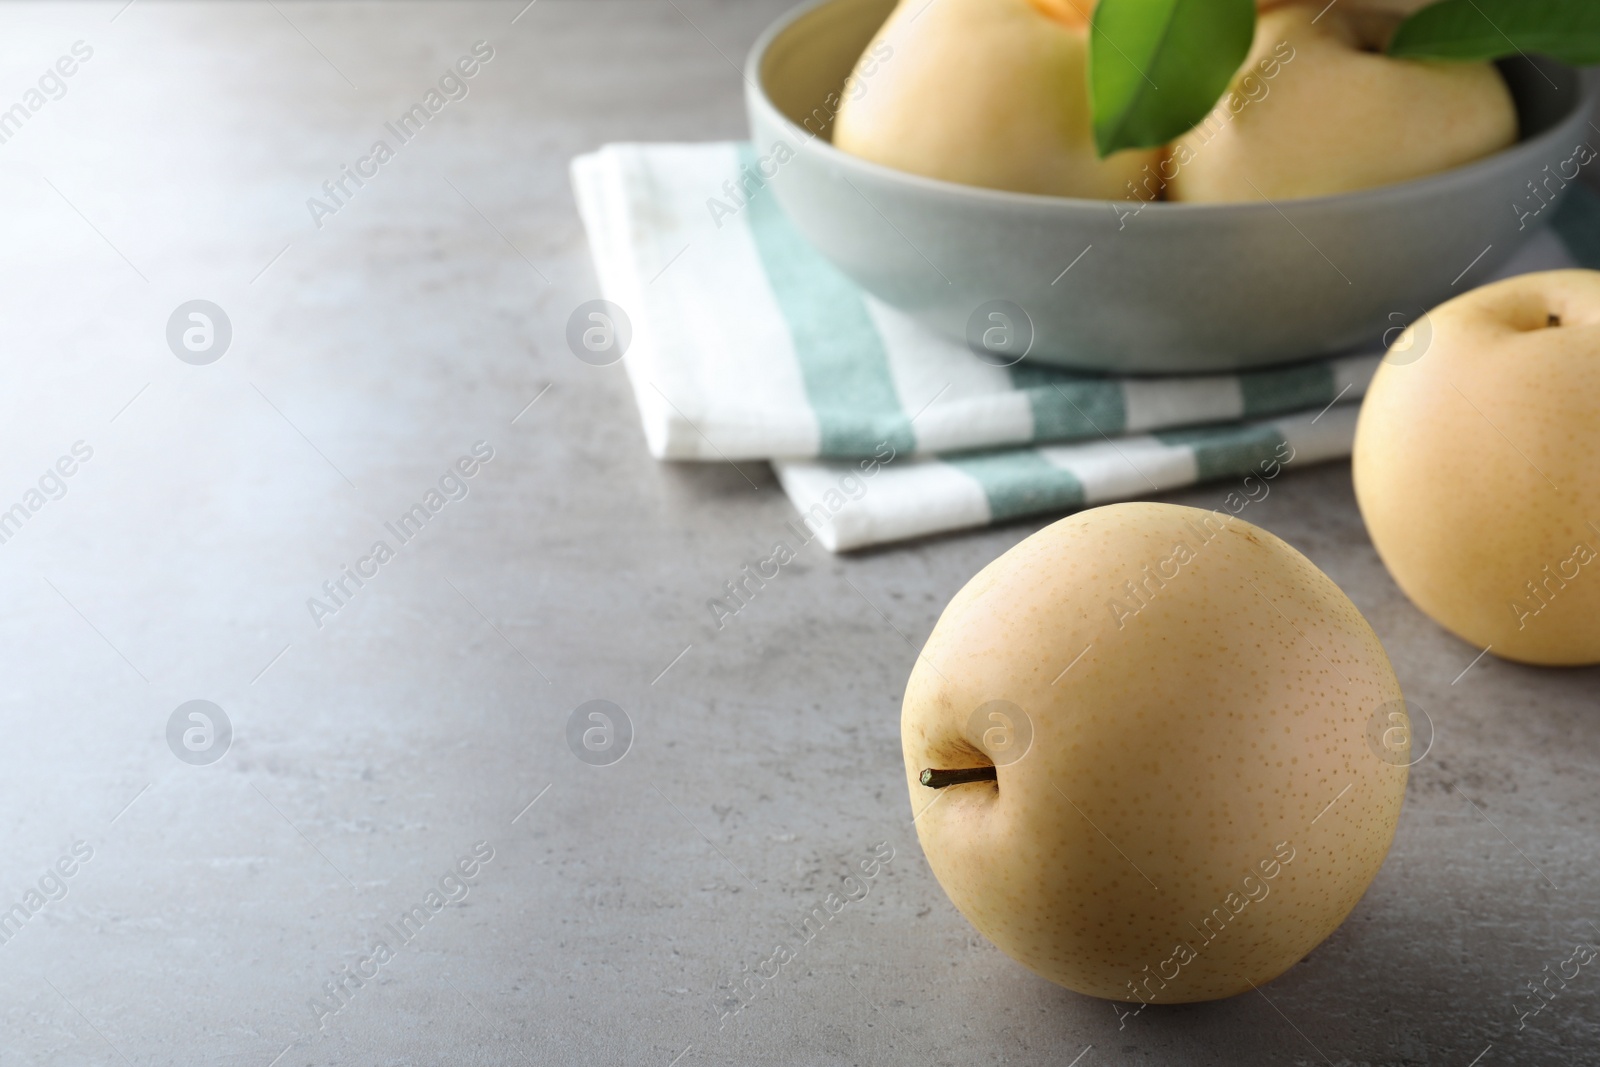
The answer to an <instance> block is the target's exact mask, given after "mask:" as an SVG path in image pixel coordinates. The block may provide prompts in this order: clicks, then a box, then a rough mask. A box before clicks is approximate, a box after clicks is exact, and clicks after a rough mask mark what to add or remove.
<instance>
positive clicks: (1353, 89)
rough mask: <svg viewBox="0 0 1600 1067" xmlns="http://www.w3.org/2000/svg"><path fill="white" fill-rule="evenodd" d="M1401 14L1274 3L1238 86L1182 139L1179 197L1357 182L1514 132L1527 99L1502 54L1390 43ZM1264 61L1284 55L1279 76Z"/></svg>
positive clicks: (1311, 192)
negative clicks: (1403, 48)
mask: <svg viewBox="0 0 1600 1067" xmlns="http://www.w3.org/2000/svg"><path fill="white" fill-rule="evenodd" d="M1319 12H1320V13H1321V14H1320V17H1319ZM1397 25H1398V19H1397V18H1395V17H1392V16H1389V15H1385V14H1382V13H1372V12H1362V11H1359V10H1346V9H1345V8H1344V6H1343V5H1328V6H1326V7H1325V6H1324V5H1323V4H1322V3H1314V4H1306V3H1290V4H1284V5H1281V6H1277V7H1273V8H1271V9H1270V10H1267V11H1264V12H1262V13H1261V15H1260V17H1259V19H1258V20H1257V23H1256V34H1255V41H1254V43H1253V44H1252V46H1251V49H1250V55H1249V58H1248V59H1246V61H1245V62H1244V64H1243V65H1242V66H1241V67H1240V74H1239V75H1238V76H1237V77H1236V78H1235V80H1234V83H1233V85H1232V86H1231V87H1230V92H1229V93H1228V94H1227V95H1225V96H1224V97H1223V99H1222V102H1221V103H1220V104H1219V105H1218V106H1217V108H1216V109H1214V110H1213V111H1212V113H1211V115H1210V116H1208V118H1207V119H1206V120H1205V122H1203V123H1201V124H1200V125H1199V126H1197V127H1195V129H1194V130H1191V131H1190V132H1189V133H1187V134H1185V135H1183V136H1182V137H1179V138H1178V139H1177V140H1175V141H1174V142H1173V144H1172V146H1171V155H1170V158H1169V159H1168V161H1167V162H1166V163H1165V164H1164V172H1163V173H1164V174H1172V172H1173V171H1175V172H1176V174H1175V176H1173V177H1172V178H1171V181H1170V184H1169V185H1168V187H1167V196H1168V198H1169V199H1172V200H1187V201H1201V202H1216V201H1257V202H1259V201H1260V200H1261V199H1262V198H1263V197H1265V198H1266V199H1269V200H1279V199H1292V198H1296V197H1311V196H1327V195H1331V194H1335V193H1345V192H1353V191H1355V190H1358V189H1368V188H1372V187H1375V186H1380V185H1388V184H1391V183H1394V182H1402V181H1407V180H1409V179H1412V178H1420V177H1423V176H1425V175H1428V174H1434V173H1437V172H1439V171H1443V170H1448V169H1450V168H1451V167H1456V166H1460V165H1462V164H1464V163H1470V162H1472V161H1473V160H1476V159H1479V158H1481V157H1483V156H1487V155H1489V154H1491V153H1493V152H1496V151H1499V150H1500V149H1502V148H1505V147H1506V146H1508V145H1510V144H1512V143H1513V142H1514V141H1515V140H1516V138H1517V117H1516V110H1515V108H1514V106H1513V104H1512V99H1511V93H1510V91H1509V90H1508V89H1507V88H1506V85H1505V81H1504V79H1502V78H1501V77H1500V74H1499V72H1498V71H1497V70H1496V69H1495V68H1494V66H1493V65H1492V64H1490V63H1467V62H1448V63H1447V62H1438V61H1428V60H1415V59H1394V58H1391V57H1389V56H1386V55H1382V54H1381V53H1380V51H1379V50H1380V49H1381V48H1382V46H1383V45H1384V44H1385V43H1386V42H1387V40H1388V38H1389V36H1390V35H1391V34H1392V33H1393V31H1394V29H1395V27H1396V26H1397ZM1263 62H1267V63H1271V62H1276V63H1277V64H1278V66H1279V69H1278V70H1277V71H1276V73H1275V76H1273V77H1271V78H1270V79H1267V78H1263V77H1262V76H1261V68H1260V64H1262V63H1263Z"/></svg>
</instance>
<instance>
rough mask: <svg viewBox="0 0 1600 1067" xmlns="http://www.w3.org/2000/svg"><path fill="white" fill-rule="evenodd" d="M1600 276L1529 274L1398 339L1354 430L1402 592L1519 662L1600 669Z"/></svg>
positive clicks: (1361, 480)
mask: <svg viewBox="0 0 1600 1067" xmlns="http://www.w3.org/2000/svg"><path fill="white" fill-rule="evenodd" d="M1596 457H1600V272H1595V271H1586V270H1561V271H1550V272H1548V273H1544V274H1524V275H1520V276H1518V277H1515V278H1511V279H1508V280H1506V281H1503V282H1496V283H1495V284H1493V285H1486V286H1484V287H1483V288H1481V289H1474V290H1472V291H1471V292H1469V293H1465V294H1463V295H1461V296H1458V297H1456V298H1455V299H1453V300H1451V301H1449V302H1448V303H1445V304H1442V305H1440V306H1439V307H1437V308H1434V309H1433V310H1432V311H1430V312H1429V313H1428V314H1427V316H1426V317H1425V318H1424V319H1422V320H1421V321H1420V322H1418V323H1416V324H1415V325H1413V326H1412V327H1411V329H1410V330H1408V331H1407V332H1406V333H1404V334H1402V335H1401V336H1400V337H1399V338H1398V339H1397V340H1396V341H1395V345H1394V348H1393V349H1391V350H1390V355H1389V356H1388V358H1387V359H1386V360H1385V361H1384V364H1383V365H1382V366H1380V367H1379V368H1378V374H1377V376H1376V377H1375V378H1374V380H1373V382H1372V387H1371V388H1370V389H1369V390H1368V392H1367V397H1366V400H1365V401H1364V403H1363V404H1362V407H1361V418H1360V421H1359V422H1358V423H1357V426H1356V441H1355V456H1354V471H1355V487H1356V501H1357V502H1358V503H1359V504H1360V507H1361V515H1362V517H1363V518H1364V519H1365V520H1366V523H1367V532H1368V533H1369V534H1370V535H1371V536H1372V543H1373V544H1374V545H1375V546H1376V547H1377V550H1378V555H1379V556H1380V557H1382V559H1383V562H1384V564H1385V565H1386V566H1387V567H1388V568H1389V573H1390V574H1391V575H1393V576H1394V580H1395V582H1396V583H1397V584H1398V585H1399V586H1400V588H1401V589H1402V590H1404V591H1405V594H1406V595H1407V596H1408V597H1410V598H1411V600H1412V601H1413V602H1414V603H1415V604H1416V605H1417V607H1419V608H1421V609H1422V611H1423V612H1425V613H1426V614H1427V615H1429V616H1430V617H1432V618H1433V619H1434V621H1436V622H1438V623H1439V624H1440V625H1441V626H1443V627H1444V628H1445V629H1447V630H1449V631H1451V632H1452V633H1454V634H1456V635H1457V636H1459V637H1461V638H1462V639H1463V640H1466V641H1469V642H1471V643H1472V644H1474V645H1476V646H1478V647H1479V648H1483V647H1488V648H1489V649H1490V650H1491V652H1492V653H1493V654H1494V655H1497V656H1504V657H1505V658H1507V659H1513V660H1519V661H1521V662H1524V663H1541V664H1552V665H1554V664H1561V665H1576V664H1588V663H1600V460H1597V458H1596Z"/></svg>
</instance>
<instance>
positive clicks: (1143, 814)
mask: <svg viewBox="0 0 1600 1067" xmlns="http://www.w3.org/2000/svg"><path fill="white" fill-rule="evenodd" d="M997 716H998V717H997ZM1374 722H1377V723H1378V724H1379V725H1380V729H1378V730H1376V731H1374V730H1373V728H1372V724H1373V723H1374ZM1397 722H1404V718H1403V704H1402V703H1401V693H1400V686H1399V684H1398V682H1397V681H1396V680H1395V676H1394V672H1393V670H1392V669H1391V667H1390V665H1389V660H1388V658H1387V657H1386V656H1385V655H1384V651H1383V648H1382V646H1381V645H1380V644H1379V643H1378V639H1377V637H1376V636H1375V635H1374V634H1373V632H1372V629H1371V627H1369V626H1368V625H1367V623H1366V620H1365V619H1363V618H1362V617H1361V614H1360V612H1359V611H1357V610H1356V608H1355V606H1354V605H1353V604H1351V603H1350V601H1349V600H1348V599H1347V598H1346V597H1345V595H1344V594H1343V593H1342V592H1340V590H1339V588H1338V587H1337V586H1336V585H1334V583H1333V582H1332V581H1331V580H1329V578H1328V577H1327V576H1326V575H1324V574H1323V573H1322V572H1321V571H1319V570H1318V569H1317V568H1316V567H1315V566H1314V565H1313V564H1312V563H1311V562H1310V561H1309V560H1307V559H1306V558H1305V557H1304V556H1302V555H1301V554H1300V553H1299V552H1296V551H1295V550H1294V549H1293V548H1291V547H1289V546H1288V545H1287V544H1285V543H1284V542H1283V541H1281V540H1279V539H1278V538H1276V537H1274V536H1273V535H1271V534H1269V533H1267V532H1265V531H1264V530H1261V529H1258V528H1256V527H1254V526H1252V525H1250V524H1249V523H1246V522H1243V521H1242V520H1239V519H1236V518H1232V517H1231V516H1228V515H1226V514H1223V513H1216V512H1208V511H1200V510H1196V509H1193V508H1185V507H1178V506H1175V505H1170V504H1151V503H1134V504H1118V505H1114V506H1110V507H1102V508H1096V509H1094V510H1092V511H1086V512H1082V513H1080V514H1077V515H1074V516H1072V517H1070V518H1067V519H1063V520H1062V521H1060V522H1057V523H1055V524H1054V525H1051V526H1049V527H1046V528H1045V529H1044V530H1042V531H1040V532H1039V533H1036V534H1034V535H1033V536H1032V537H1029V538H1028V539H1027V540H1025V541H1023V542H1022V543H1021V544H1019V545H1017V546H1016V547H1015V548H1013V549H1011V550H1010V551H1009V552H1007V553H1006V554H1005V555H1003V556H1001V557H1000V558H999V559H997V560H995V561H994V562H993V563H991V564H989V566H987V567H985V568H984V569H983V570H982V571H981V572H979V573H978V575H977V576H976V577H974V578H973V579H972V580H971V581H970V582H968V583H967V585H966V586H965V587H964V588H963V589H962V590H961V591H960V592H959V593H957V594H956V596H955V598H954V599H953V600H952V601H951V602H950V604H949V606H948V607H946V608H945V611H944V613H943V615H942V616H941V617H940V619H939V622H938V624H937V625H936V626H935V627H934V630H933V633H932V635H931V636H930V637H929V638H928V642H927V645H926V647H925V648H924V649H923V652H922V655H921V656H920V657H919V658H918V661H917V664H916V666H915V668H914V669H913V671H912V674H911V678H910V680H909V682H908V684H907V688H906V694H905V702H904V707H903V710H902V713H901V743H902V747H903V749H904V753H905V769H906V781H907V786H908V788H909V789H910V792H911V806H912V811H913V813H914V816H915V825H916V828H917V835H918V837H919V839H920V840H921V843H922V848H923V852H924V853H925V854H926V856H927V859H928V863H929V865H930V866H931V867H932V869H933V873H934V875H935V876H936V877H937V878H938V880H939V883H940V885H942V886H943V887H944V890H945V892H946V893H947V894H948V895H949V897H950V899H951V901H952V902H953V903H954V904H955V906H956V907H957V908H958V909H959V910H960V911H961V913H962V914H963V915H965V916H966V917H967V919H968V920H969V921H970V922H971V923H972V924H973V926H975V927H977V928H978V930H979V931H981V932H982V933H983V934H984V935H985V936H986V937H988V938H989V939H990V940H991V941H993V942H994V943H995V944H996V945H998V946H999V947H1000V948H1001V949H1003V950H1004V951H1005V952H1006V953H1007V954H1009V955H1010V956H1011V957H1012V958H1013V959H1015V960H1017V961H1018V962H1019V963H1021V964H1023V965H1024V966H1025V967H1027V968H1029V969H1030V970H1032V971H1034V972H1035V973H1036V974H1039V975H1041V976H1043V977H1045V978H1048V979H1049V980H1050V981H1052V982H1057V983H1059V984H1061V985H1064V986H1066V987H1068V988H1070V989H1075V990H1077V991H1079V992H1081V993H1088V994H1091V995H1093V996H1098V997H1106V998H1110V999H1114V1000H1123V1001H1129V1002H1133V1001H1142V1002H1153V1003H1175V1002H1183V1001H1196V1000H1209V999H1214V998H1218V997H1226V996H1230V995H1233V994H1236V993H1240V992H1247V991H1248V990H1249V989H1250V987H1251V983H1254V984H1256V985H1260V984H1262V983H1264V982H1267V981H1269V980H1270V979H1272V978H1274V977H1276V976H1278V975H1279V974H1282V973H1283V972H1284V971H1285V970H1287V969H1288V968H1289V967H1291V966H1292V965H1293V964H1294V963H1295V962H1296V961H1297V960H1299V959H1301V958H1302V957H1303V956H1305V954H1306V953H1308V952H1310V951H1311V949H1313V948H1314V947H1315V946H1316V945H1317V944H1318V943H1319V942H1321V941H1322V940H1323V939H1324V938H1326V937H1327V936H1328V935H1329V934H1330V933H1332V932H1333V930H1334V929H1335V928H1336V927H1337V926H1338V925H1339V924H1340V922H1342V921H1343V920H1344V918H1345V916H1346V915H1348V914H1349V913H1350V910H1351V909H1352V908H1353V907H1354V906H1355V904H1356V902H1357V901H1358V900H1360V899H1361V896H1362V894H1363V893H1364V892H1365V891H1366V888H1367V885H1368V883H1370V882H1371V881H1372V878H1373V876H1374V875H1376V874H1377V872H1378V868H1379V867H1380V866H1381V865H1382V863H1383V859H1384V856H1385V854H1386V853H1387V852H1388V849H1389V844H1390V842H1391V840H1392V839H1393V836H1394V830H1395V823H1396V820H1397V819H1398V817H1399V814H1400V805H1401V801H1402V799H1403V797H1404V794H1405V784H1406V774H1407V771H1406V763H1407V759H1406V755H1407V753H1408V752H1409V740H1408V738H1407V737H1406V736H1405V735H1404V732H1403V730H1399V731H1396V730H1392V729H1390V727H1391V726H1392V725H1393V724H1394V723H1397ZM1385 731H1387V732H1385ZM1374 738H1379V739H1381V740H1382V744H1381V745H1379V744H1377V743H1376V742H1375V741H1374V740H1373V739H1374ZM1391 748H1392V751H1391ZM925 771H931V772H933V773H932V774H930V775H929V776H928V778H929V781H930V782H931V783H932V784H933V785H935V786H943V787H942V788H933V787H930V785H925V784H923V775H924V772H925ZM952 772H953V773H952ZM962 772H966V773H962ZM985 776H987V778H988V779H990V780H984V778H985ZM963 779H976V780H963ZM952 780H953V781H955V782H957V783H958V784H945V783H946V782H950V781H952Z"/></svg>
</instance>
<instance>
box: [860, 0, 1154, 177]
mask: <svg viewBox="0 0 1600 1067" xmlns="http://www.w3.org/2000/svg"><path fill="white" fill-rule="evenodd" d="M862 56H863V61H862V62H861V63H858V64H857V66H856V69H855V71H854V72H853V77H854V79H855V81H854V83H853V86H852V90H847V91H846V93H845V94H844V98H843V100H842V102H841V104H840V108H839V116H838V119H837V120H836V122H835V125H834V130H833V143H834V144H835V145H836V146H838V148H839V149H840V150H841V151H844V152H849V153H851V154H852V155H855V156H859V157H860V158H862V159H868V160H871V161H873V162H875V163H879V164H882V165H883V166H886V167H893V168H895V169H897V170H902V171H906V172H908V173H911V174H921V175H924V176H926V177H929V178H938V179H942V180H944V181H949V182H959V183H961V184H964V185H978V186H984V187H986V188H990V189H1008V190H1011V191H1013V192H1019V193H1040V194H1047V195H1051V196H1078V197H1098V198H1115V197H1119V196H1122V195H1123V194H1124V189H1125V187H1126V186H1127V184H1128V183H1129V182H1130V181H1132V180H1133V179H1135V178H1136V177H1138V175H1139V173H1140V171H1142V170H1143V169H1145V168H1146V167H1148V166H1149V165H1150V164H1152V163H1154V162H1155V161H1156V158H1157V155H1158V153H1157V152H1156V151H1155V150H1153V149H1147V150H1129V151H1124V152H1116V153H1113V154H1112V155H1111V156H1110V157H1108V158H1106V159H1101V158H1099V156H1098V155H1097V154H1096V151H1095V144H1094V133H1093V131H1092V130H1091V128H1090V115H1089V91H1088V80H1087V77H1086V71H1087V68H1088V62H1089V32H1088V26H1087V25H1086V20H1085V19H1084V17H1083V16H1082V14H1081V12H1080V11H1079V9H1077V8H1074V7H1072V6H1070V5H1069V4H1068V3H1067V0H1054V2H1053V3H1046V2H1045V0H939V2H938V3H934V4H927V3H926V2H925V0H924V2H922V3H903V4H900V5H899V6H898V7H896V8H895V9H894V12H893V13H892V14H891V15H890V16H889V19H888V21H887V22H885V23H884V24H883V28H882V29H880V30H879V31H878V33H877V34H876V35H875V36H874V37H873V39H872V42H871V43H870V44H869V45H868V46H867V48H866V50H865V51H864V52H863V53H862ZM997 57H1004V61H1003V62H1001V61H997ZM868 64H871V68H870V69H869V67H868ZM880 65H881V69H880Z"/></svg>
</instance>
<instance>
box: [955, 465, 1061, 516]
mask: <svg viewBox="0 0 1600 1067" xmlns="http://www.w3.org/2000/svg"><path fill="white" fill-rule="evenodd" d="M943 458H944V462H945V463H946V464H948V465H949V466H951V467H954V468H955V469H956V470H958V471H960V472H962V473H963V474H965V475H967V476H968V477H970V478H971V479H972V480H973V481H975V482H977V483H978V484H979V485H980V486H982V487H983V493H984V496H986V497H988V498H989V521H991V522H1003V521H1005V520H1006V519H1016V518H1021V517H1022V516H1024V515H1039V514H1042V513H1044V512H1047V511H1066V510H1069V509H1071V508H1075V507H1079V506H1081V505H1082V504H1083V483H1081V482H1079V481H1078V479H1077V477H1076V476H1074V475H1073V473H1072V472H1071V471H1066V470H1062V469H1061V468H1060V467H1057V466H1054V465H1053V464H1051V463H1050V462H1049V461H1047V460H1046V459H1045V458H1044V457H1043V456H1041V455H1039V453H1038V452H1035V451H1033V450H1032V449H1027V450H1023V451H1017V452H980V453H975V454H972V455H966V456H945V457H943Z"/></svg>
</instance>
